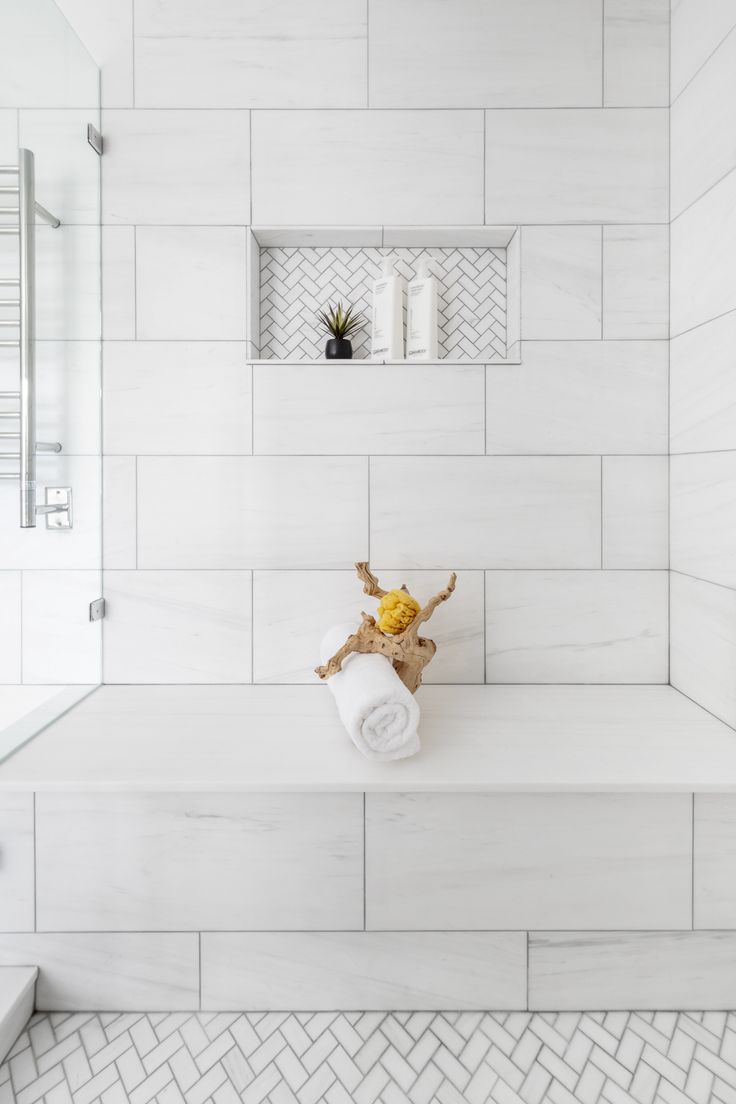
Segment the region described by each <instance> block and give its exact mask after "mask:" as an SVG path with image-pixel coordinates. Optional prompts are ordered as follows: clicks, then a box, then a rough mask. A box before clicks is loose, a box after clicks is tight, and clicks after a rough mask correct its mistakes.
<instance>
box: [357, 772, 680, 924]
mask: <svg viewBox="0 0 736 1104" xmlns="http://www.w3.org/2000/svg"><path fill="white" fill-rule="evenodd" d="M691 811H692V799H691V797H690V795H688V794H643V795H634V794H598V795H589V794H577V795H573V794H545V795H541V794H513V795H504V794H495V795H493V796H489V795H484V794H468V793H466V794H442V795H439V794H417V793H415V794H373V793H369V794H367V795H366V926H367V927H368V929H378V930H381V929H384V930H407V929H408V930H432V929H439V930H453V929H461V930H462V929H467V930H470V929H474V928H481V929H483V928H485V929H487V928H499V929H504V928H511V929H521V930H524V929H530V928H541V927H548V928H569V927H573V926H576V927H578V928H604V927H605V928H612V927H621V928H640V929H641V928H647V929H648V928H668V929H675V928H687V927H689V926H690V910H691V862H692V849H691V842H692V841H691V835H692V816H691Z"/></svg>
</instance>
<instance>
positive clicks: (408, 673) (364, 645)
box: [315, 562, 457, 694]
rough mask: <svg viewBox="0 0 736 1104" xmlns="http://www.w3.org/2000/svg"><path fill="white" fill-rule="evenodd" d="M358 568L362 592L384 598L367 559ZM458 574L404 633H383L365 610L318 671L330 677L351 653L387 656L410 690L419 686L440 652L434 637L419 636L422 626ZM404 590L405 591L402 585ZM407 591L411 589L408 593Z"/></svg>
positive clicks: (453, 575)
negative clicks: (343, 640) (353, 627)
mask: <svg viewBox="0 0 736 1104" xmlns="http://www.w3.org/2000/svg"><path fill="white" fill-rule="evenodd" d="M355 570H356V571H357V573H358V578H359V579H360V580H361V582H362V583H363V592H364V593H365V594H368V595H369V596H370V597H372V598H384V597H385V596H386V594H388V591H386V590H384V589H383V587H381V585H380V584H379V582H378V579H377V578H376V576H375V575H374V574H373V572H372V571H371V570H370V568H369V566H368V564H367V563H365V562H361V563H357V564H356V565H355ZM456 582H457V576H456V574H455V573H454V572H453V573H452V575H451V576H450V580H449V582H448V584H447V586H446V587H445V588H444V589H443V590H441V591H440V592H439V593H438V594H435V595H434V597H432V598H430V599H429V601H428V602H427V603H426V605H424V606H423V607H422V608H421V610H420V611H419V613H417V615H416V617H414V618H413V620H412V621H411V623H410V624H409V625H408V626H407V628H405V629H404V631H403V632H402V633H397V634H396V635H395V636H388V635H387V634H386V633H384V632H381V630H380V629H379V627H378V625H377V624H376V619H375V618H374V617H371V616H370V614H367V613H363V614H362V615H361V616H362V620H361V623H360V625H359V626H358V628H357V629H356V631H355V632H354V633H351V635H350V636H349V637H348V638H347V640H346V641H345V643H344V644H343V645H342V647H341V648H338V650H337V651H336V652H335V654H334V655H333V656H332V658H331V659H329V660H328V662H327V663H325V664H323V665H322V666H321V667H316V668H315V670H316V672H317V674H318V675H319V677H320V678H321V679H328V678H331V677H332V675H336V674H337V673H338V671H340V670H342V664H343V661H344V660H345V659H347V657H348V656H350V655H355V654H356V653H357V654H362V655H384V656H386V658H387V659H390V660H391V662H392V663H393V665H394V669H395V670H396V673H397V675H398V676H399V678H400V679H401V681H402V682H403V683H404V685H405V686H406V687H407V689H409V690H410V691H411V693H412V694H413V693H415V691H416V690H417V689H418V688H419V686H420V685H421V682H422V672H423V671H424V668H425V667H426V666H427V664H428V663H429V661H430V660H431V659H432V657H433V655H434V654H435V652H436V651H437V645H436V644H435V642H434V641H433V640H428V639H427V638H426V637H422V636H419V626H420V625H422V624H424V623H425V622H426V621H429V619H430V617H431V616H432V614H433V613H434V611H435V610H436V609H437V607H438V606H440V605H442V603H443V602H446V601H447V599H448V598H449V597H450V595H451V594H452V592H453V591H454V589H455V583H456ZM401 589H402V590H406V587H405V586H402V588H401ZM407 593H408V592H407Z"/></svg>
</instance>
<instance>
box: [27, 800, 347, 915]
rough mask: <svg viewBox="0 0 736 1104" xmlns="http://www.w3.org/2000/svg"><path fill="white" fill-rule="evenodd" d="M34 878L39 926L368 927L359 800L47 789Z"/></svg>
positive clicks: (40, 805) (39, 816)
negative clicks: (364, 901)
mask: <svg viewBox="0 0 736 1104" xmlns="http://www.w3.org/2000/svg"><path fill="white" fill-rule="evenodd" d="M111 849H112V850H114V854H115V863H114V866H113V867H111V865H110V855H111ZM144 853H145V856H146V861H145V863H144V864H141V854H144ZM36 886H37V900H36V924H37V929H38V930H39V931H54V932H59V931H197V930H206V931H223V930H224V931H228V930H229V931H244V930H247V929H253V930H256V931H258V930H265V931H269V930H270V931H278V930H282V931H309V930H317V931H319V930H338V931H350V930H358V929H362V927H363V798H362V795H361V794H359V793H334V794H318V793H313V794H307V793H304V794H214V795H207V794H196V793H195V794H183V793H166V794H163V793H159V794H145V793H143V794H111V793H102V794H63V793H58V794H54V793H44V794H41V793H39V794H37V795H36Z"/></svg>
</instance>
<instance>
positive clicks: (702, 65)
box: [669, 14, 736, 110]
mask: <svg viewBox="0 0 736 1104" xmlns="http://www.w3.org/2000/svg"><path fill="white" fill-rule="evenodd" d="M734 31H736V23H734V25H733V27H731V29H730V31H727V32H726V34H725V35H724V36H723V38H722V39H721V40H720V42H719V43H718V44H717V45H716V46H714V47H713V49H712V50H711V52H710V53H709V54H708V56H707V58H706V59H705V60H704V61H703V63H702V64H701V65H699V66H698V68H697V69H696V70H695V72H694V73H693V74H692V76H691V77H689V78H688V80H687V81H686V82H685V84H683V86H682V88H681V89H680V91H679V92H678V93H677V95H676V96H675V98H674V100H673V99H672V16H671V14H670V74H669V76H670V96H669V99H670V110H672V108H673V107H674V105H675V104H676V103H677V101H678V100H679V98H680V96H681V95H682V93H683V92H684V91H685V90H686V89H687V88H689V87H690V85H691V84H692V83H693V81H694V80H695V78H696V77H697V76H698V75H699V74H700V73H702V71H703V69H705V67H706V65H707V64H708V62H709V61H710V59H711V58H712V57H713V55H714V54H717V53H718V51H719V50H720V48H721V46H723V44H724V42H726V40H727V39H729V38H730V37H731V35H732V34H733V32H734Z"/></svg>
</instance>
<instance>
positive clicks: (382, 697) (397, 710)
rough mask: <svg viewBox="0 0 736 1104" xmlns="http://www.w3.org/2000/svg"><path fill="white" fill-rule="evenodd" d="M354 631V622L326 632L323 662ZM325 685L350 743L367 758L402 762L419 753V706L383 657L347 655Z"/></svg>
mask: <svg viewBox="0 0 736 1104" xmlns="http://www.w3.org/2000/svg"><path fill="white" fill-rule="evenodd" d="M356 628H357V625H355V624H347V625H335V626H334V627H333V628H331V629H330V630H329V632H328V633H326V634H325V636H324V638H323V640H322V644H321V649H320V651H321V657H322V662H323V663H327V661H328V660H329V659H331V658H332V656H333V655H334V654H335V652H336V651H337V650H338V648H340V647H341V646H342V645H343V644H344V643H345V641H346V640H347V638H348V637H349V636H350V634H351V633H354V632H355V630H356ZM327 685H328V686H329V688H330V690H331V691H332V693H333V694H334V696H335V701H336V702H337V711H338V713H339V714H340V719H341V720H342V723H343V724H344V725H345V728H346V729H347V730H348V733H349V735H350V739H351V740H352V741H353V743H354V744H355V746H356V747H357V748H358V749H359V750H360V751H362V752H363V754H364V755H365V756H366V757H367V758H368V759H378V760H380V761H382V762H387V761H388V760H390V759H406V758H407V757H408V756H410V755H416V753H417V752H418V751H419V750H420V748H421V743H420V741H419V733H418V731H417V729H418V728H419V706H418V704H417V702H416V699H415V698H414V696H413V695H412V694H411V693H410V692H409V691H408V690H407V688H406V687H405V686H404V684H403V682H402V681H401V679H400V678H399V676H398V675H397V674H396V671H395V670H394V668H393V664H392V663H391V661H390V660H388V659H386V657H385V656H382V655H357V654H353V655H349V656H348V657H347V659H344V660H343V664H342V670H341V671H338V673H337V674H336V675H333V676H332V677H331V678H328V679H327Z"/></svg>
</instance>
